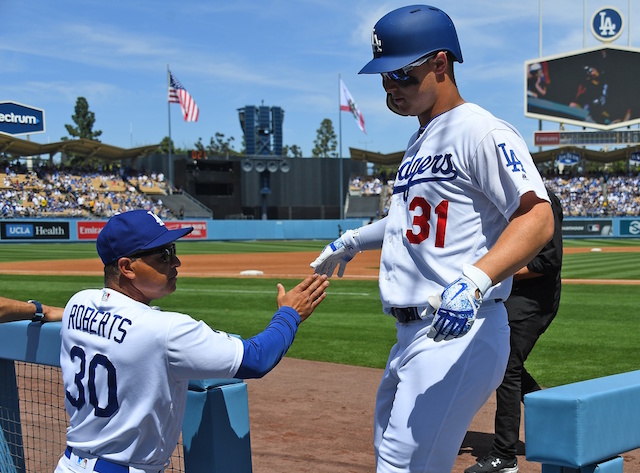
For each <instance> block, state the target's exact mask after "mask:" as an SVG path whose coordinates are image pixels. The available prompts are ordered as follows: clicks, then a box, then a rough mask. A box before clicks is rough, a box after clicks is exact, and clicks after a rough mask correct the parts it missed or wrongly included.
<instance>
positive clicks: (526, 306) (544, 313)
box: [465, 189, 563, 473]
mask: <svg viewBox="0 0 640 473" xmlns="http://www.w3.org/2000/svg"><path fill="white" fill-rule="evenodd" d="M547 193H548V194H549V198H550V200H551V208H552V210H553V219H554V232H553V238H552V239H551V241H549V243H547V244H546V245H545V247H544V248H542V250H540V253H538V254H537V255H536V257H535V258H533V260H531V262H529V264H527V266H525V267H524V268H522V269H520V270H519V271H518V272H517V273H515V274H514V276H513V288H512V290H511V295H510V296H509V298H508V299H507V300H506V301H505V307H506V308H507V313H508V316H509V326H510V328H511V354H510V355H509V361H508V363H507V369H506V371H505V375H504V379H503V381H502V384H501V385H500V386H499V387H498V389H497V390H496V402H497V406H496V417H495V437H494V440H493V447H492V449H491V451H490V452H489V454H488V455H487V456H486V457H484V458H482V459H480V460H478V463H476V464H475V465H473V466H471V467H469V468H467V469H466V470H465V473H517V472H518V460H517V458H516V444H517V443H518V439H519V436H520V402H521V401H523V400H524V396H525V394H528V393H530V392H534V391H538V390H540V386H539V385H538V383H537V382H536V380H535V379H534V378H533V376H531V374H530V373H529V372H528V371H527V370H526V368H525V367H524V362H525V361H526V359H527V357H528V356H529V353H531V350H532V349H533V347H534V345H535V344H536V342H537V341H538V338H539V337H540V335H542V334H543V333H544V331H545V330H546V329H547V327H549V324H550V323H551V321H552V320H553V319H554V318H555V316H556V314H557V313H558V307H559V306H560V292H561V285H562V283H561V280H560V270H561V267H562V220H563V215H562V205H561V203H560V200H559V199H558V197H557V196H556V195H555V194H554V193H553V192H552V191H551V190H549V189H547Z"/></svg>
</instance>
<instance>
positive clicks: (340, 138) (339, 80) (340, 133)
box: [338, 73, 344, 220]
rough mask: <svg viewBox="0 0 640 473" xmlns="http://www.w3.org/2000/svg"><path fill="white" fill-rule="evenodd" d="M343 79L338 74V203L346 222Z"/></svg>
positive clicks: (341, 216)
mask: <svg viewBox="0 0 640 473" xmlns="http://www.w3.org/2000/svg"><path fill="white" fill-rule="evenodd" d="M341 82H342V78H341V76H340V73H338V130H339V131H338V141H339V150H340V151H339V153H338V161H339V166H340V199H339V200H338V202H339V203H340V220H344V203H343V202H342V199H344V195H343V183H342V181H343V178H342V108H341V107H342V104H341V103H340V99H341V96H342V89H341Z"/></svg>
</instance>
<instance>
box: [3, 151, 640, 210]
mask: <svg viewBox="0 0 640 473" xmlns="http://www.w3.org/2000/svg"><path fill="white" fill-rule="evenodd" d="M543 180H544V182H545V184H546V185H547V186H548V187H549V188H550V189H551V190H552V191H553V192H554V193H555V194H556V195H557V196H558V197H559V198H560V200H561V202H562V206H563V209H564V216H565V217H632V216H633V217H637V216H639V215H640V172H636V173H629V174H611V175H609V174H604V173H598V174H589V175H571V176H569V175H555V176H551V175H547V176H543ZM392 189H393V180H389V179H388V177H385V176H354V177H353V178H352V179H351V182H350V184H349V193H350V194H351V195H353V196H356V195H364V196H370V195H380V196H381V198H382V199H384V200H385V203H384V205H383V206H382V209H383V212H382V216H384V215H386V212H387V211H388V208H389V206H388V201H389V199H390V197H391V195H392V192H391V190H392ZM172 190H173V189H170V184H169V183H168V182H167V181H166V179H165V178H164V176H163V175H162V174H161V173H155V172H151V173H146V172H144V171H137V170H133V169H125V168H120V167H116V168H112V169H93V168H66V167H60V168H49V167H47V166H39V167H34V168H33V169H31V170H29V169H27V167H26V166H25V165H24V164H22V163H13V164H9V163H8V162H6V161H5V162H3V163H2V164H1V165H0V216H1V217H2V218H19V217H29V218H39V217H80V218H108V217H110V216H112V215H114V214H115V213H117V212H124V211H127V210H133V209H147V210H152V211H153V212H154V213H156V215H158V216H160V217H161V218H162V219H173V218H179V216H178V215H173V213H172V212H171V210H169V209H168V208H167V207H165V206H163V205H162V198H161V196H162V195H166V194H167V193H170V192H171V191H172Z"/></svg>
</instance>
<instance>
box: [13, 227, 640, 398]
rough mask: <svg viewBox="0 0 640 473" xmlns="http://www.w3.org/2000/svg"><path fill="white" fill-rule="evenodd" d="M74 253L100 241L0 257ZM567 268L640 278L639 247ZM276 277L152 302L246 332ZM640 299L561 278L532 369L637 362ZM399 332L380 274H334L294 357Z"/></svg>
mask: <svg viewBox="0 0 640 473" xmlns="http://www.w3.org/2000/svg"><path fill="white" fill-rule="evenodd" d="M325 243H326V242H321V241H296V242H263V241H253V242H180V243H179V244H178V252H179V253H180V254H205V253H246V252H265V251H267V252H268V251H271V252H273V251H319V250H320V249H321V248H322V247H323V246H324V244H325ZM576 246H598V247H602V248H604V247H606V246H618V247H619V246H629V247H635V246H640V240H604V241H594V240H588V241H587V240H569V241H565V247H567V248H570V247H576ZM73 258H97V255H96V253H95V246H94V244H85V243H82V244H1V245H0V262H2V261H24V260H35V259H40V260H51V259H73ZM52 264H55V263H52ZM348 271H349V269H348V268H347V272H348ZM563 277H564V278H571V279H635V280H640V253H638V252H623V253H607V252H587V253H580V254H570V255H566V256H565V259H564V266H563ZM277 282H282V283H283V284H284V285H285V287H286V288H287V289H289V288H291V287H293V286H294V285H295V284H297V282H298V281H297V280H275V279H266V278H255V279H248V278H243V279H233V278H231V279H227V278H187V277H182V278H180V279H179V282H178V290H177V291H176V292H175V293H174V294H172V295H171V296H168V297H166V298H164V299H161V300H159V301H155V303H157V304H158V305H160V306H161V307H163V308H164V309H167V310H176V311H181V312H185V313H188V314H190V315H192V316H193V317H195V318H197V319H202V320H204V321H206V322H207V323H208V324H209V325H211V326H212V327H215V328H217V329H219V330H224V331H227V332H230V333H236V334H239V335H241V336H243V337H250V336H252V335H254V334H256V333H258V332H259V331H260V330H262V328H263V327H264V326H265V325H266V324H267V323H268V321H269V319H270V317H271V315H272V314H273V312H274V311H275V309H276V303H275V298H276V283H277ZM90 287H102V278H101V277H70V276H61V277H52V276H15V275H0V294H1V295H3V296H5V297H13V298H17V299H29V298H38V299H40V300H42V301H46V303H49V304H56V305H63V304H64V303H65V302H66V300H67V299H68V298H69V297H70V296H71V295H72V294H73V293H75V292H77V291H78V290H80V289H83V288H90ZM638 307H640V287H639V286H633V285H592V284H585V285H577V284H565V285H564V287H563V294H562V300H561V304H560V311H559V314H558V316H557V318H556V320H555V321H554V322H553V323H552V324H551V326H550V328H549V329H548V330H547V332H546V333H545V334H544V335H543V336H542V337H541V339H540V340H539V342H538V344H537V345H536V347H535V349H534V351H533V353H532V354H531V356H530V357H529V360H528V361H527V368H528V369H529V370H530V371H531V373H532V374H533V375H534V376H535V377H536V378H537V379H538V381H539V382H540V384H542V385H543V386H547V387H551V386H556V385H560V384H567V383H570V382H575V381H581V380H584V379H591V378H595V377H600V376H606V375H610V374H616V373H621V372H626V371H633V370H637V369H640V351H639V350H638V349H637V348H636V347H637V340H638V339H640V324H636V323H635V322H636V318H640V313H639V311H638ZM394 340H395V329H394V324H393V319H391V318H390V317H388V316H385V315H383V314H382V313H381V309H380V301H379V298H378V287H377V282H376V281H351V280H340V279H337V278H333V279H332V283H331V286H330V287H329V289H328V297H327V299H326V300H325V301H324V302H323V303H322V305H321V306H320V307H319V308H318V309H317V311H316V312H315V313H314V315H313V316H312V317H311V318H310V319H309V320H308V321H306V322H305V323H304V324H303V325H302V327H301V328H300V331H299V333H298V336H297V338H296V342H295V343H294V344H293V346H292V348H291V350H290V351H289V353H288V356H291V357H295V358H302V359H309V360H318V361H329V362H335V363H342V364H351V365H358V366H369V367H376V368H382V367H384V364H385V361H386V359H387V354H388V352H389V349H390V348H391V346H392V345H393V343H394Z"/></svg>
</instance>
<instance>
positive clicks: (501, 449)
mask: <svg viewBox="0 0 640 473" xmlns="http://www.w3.org/2000/svg"><path fill="white" fill-rule="evenodd" d="M554 315H555V314H553V315H551V314H550V315H546V316H533V317H529V318H528V319H524V320H513V321H510V322H509V326H510V328H511V353H510V355H509V361H508V362H507V369H506V371H505V374H504V379H503V381H502V384H501V385H500V386H499V387H498V389H497V390H496V402H497V406H496V418H495V437H494V440H493V453H495V454H496V455H497V456H499V457H502V458H515V456H516V445H517V443H518V440H519V438H520V402H521V401H522V400H523V399H524V395H525V394H528V393H530V392H533V391H538V390H539V389H540V386H538V383H537V382H536V380H535V379H533V377H532V376H531V375H530V374H529V373H528V372H527V370H526V369H525V368H524V362H525V360H526V359H527V357H528V356H529V353H531V350H532V349H533V347H534V345H535V344H536V342H537V341H538V338H539V337H540V335H542V333H543V332H544V331H545V330H546V328H547V327H548V326H549V324H550V323H551V320H552V319H553V316H554Z"/></svg>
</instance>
